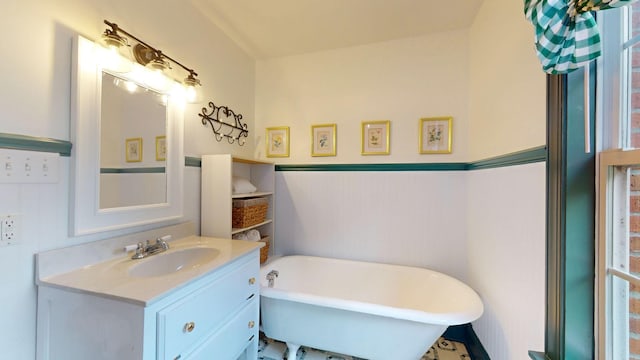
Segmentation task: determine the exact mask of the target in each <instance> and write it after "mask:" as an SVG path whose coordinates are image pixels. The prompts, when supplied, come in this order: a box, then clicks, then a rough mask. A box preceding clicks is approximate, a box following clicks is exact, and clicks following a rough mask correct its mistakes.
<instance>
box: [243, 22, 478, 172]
mask: <svg viewBox="0 0 640 360" xmlns="http://www.w3.org/2000/svg"><path fill="white" fill-rule="evenodd" d="M468 46H469V44H468V34H467V31H466V30H459V31H451V32H444V33H438V34H434V35H427V36H421V37H415V38H407V39H402V40H395V41H389V42H382V43H375V44H370V45H363V46H357V47H351V48H345V49H336V50H331V51H324V52H319V53H312V54H305V55H299V56H289V57H283V58H276V59H270V60H261V61H258V63H257V65H256V114H259V116H258V117H257V118H256V130H257V132H258V133H259V134H258V135H259V136H262V138H260V139H259V140H258V147H257V148H256V156H257V157H264V156H265V154H264V152H265V144H264V129H265V128H267V127H273V126H289V127H290V128H291V129H290V134H291V136H290V137H291V156H290V157H288V158H278V159H277V162H278V163H381V162H453V161H464V160H466V158H467V131H466V128H467V126H468V103H469V98H468V83H469V79H468V68H469V63H468V61H469V60H468V58H469V54H468ZM434 116H453V118H454V120H453V124H454V129H453V153H452V154H447V155H420V154H419V153H418V121H419V119H420V118H422V117H434ZM365 120H391V155H388V156H386V155H377V156H362V155H361V154H360V153H361V122H362V121H365ZM324 123H336V124H337V128H338V130H337V137H338V140H337V152H338V155H337V156H336V157H329V158H318V157H311V125H312V124H324Z"/></svg>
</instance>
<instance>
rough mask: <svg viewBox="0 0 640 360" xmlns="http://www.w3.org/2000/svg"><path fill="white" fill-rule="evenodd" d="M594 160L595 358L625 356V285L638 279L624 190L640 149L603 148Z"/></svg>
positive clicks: (637, 160) (626, 295)
mask: <svg viewBox="0 0 640 360" xmlns="http://www.w3.org/2000/svg"><path fill="white" fill-rule="evenodd" d="M598 160H599V163H600V165H599V171H598V183H599V187H600V191H599V194H598V204H599V205H598V208H599V211H598V241H597V256H596V269H597V276H596V289H597V294H598V298H597V307H596V312H597V316H596V331H597V338H598V341H597V353H598V359H611V360H614V359H625V358H628V354H629V297H630V293H629V285H628V284H634V285H638V286H640V278H639V277H637V276H634V275H632V274H631V273H630V271H629V222H628V221H627V219H629V193H628V192H627V189H629V183H630V173H631V170H630V167H632V166H636V165H637V166H640V149H637V150H635V149H634V150H612V151H604V152H601V153H599V155H598ZM616 245H617V246H616ZM621 281H622V282H623V283H622V284H621V283H620V282H621ZM623 284H624V285H623ZM614 294H617V295H618V296H614ZM614 334H615V336H614Z"/></svg>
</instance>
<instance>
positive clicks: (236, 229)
mask: <svg viewBox="0 0 640 360" xmlns="http://www.w3.org/2000/svg"><path fill="white" fill-rule="evenodd" d="M272 222H273V220H271V219H267V220H265V221H263V222H261V223H258V224H255V225H251V226H248V227H244V228H231V235H233V234H237V233H241V232H243V231H247V230H251V229H255V228H258V227H260V226H262V225H266V224H271V223H272ZM260 235H262V234H260Z"/></svg>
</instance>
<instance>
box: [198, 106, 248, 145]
mask: <svg viewBox="0 0 640 360" xmlns="http://www.w3.org/2000/svg"><path fill="white" fill-rule="evenodd" d="M198 116H200V117H201V118H202V125H205V126H206V125H207V124H209V125H210V126H211V130H213V133H214V134H215V137H216V140H218V141H222V139H223V138H227V141H228V142H229V144H233V143H234V142H237V143H238V145H240V146H242V145H244V143H245V141H246V138H247V137H248V136H249V130H248V128H247V124H245V123H243V122H242V114H236V113H235V112H234V111H233V110H231V109H229V107H227V106H216V105H214V103H213V102H212V101H209V108H206V107H203V108H202V111H201V112H200V114H198ZM221 116H222V118H221ZM230 118H233V123H230V122H227V119H230Z"/></svg>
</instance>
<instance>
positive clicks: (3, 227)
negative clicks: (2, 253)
mask: <svg viewBox="0 0 640 360" xmlns="http://www.w3.org/2000/svg"><path fill="white" fill-rule="evenodd" d="M18 218H19V216H18V215H16V214H13V215H4V216H0V246H8V245H15V244H17V243H18V240H19V239H18V225H19V224H18Z"/></svg>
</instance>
